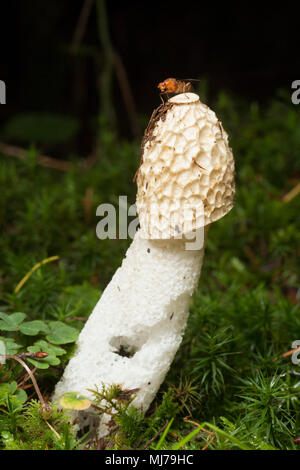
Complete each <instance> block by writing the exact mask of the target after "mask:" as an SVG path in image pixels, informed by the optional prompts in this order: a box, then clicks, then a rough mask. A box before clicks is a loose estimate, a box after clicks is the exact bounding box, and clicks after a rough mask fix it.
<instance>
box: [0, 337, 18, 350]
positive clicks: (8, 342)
mask: <svg viewBox="0 0 300 470" xmlns="http://www.w3.org/2000/svg"><path fill="white" fill-rule="evenodd" d="M1 341H3V343H4V351H3V352H2V354H16V352H17V351H18V349H20V348H21V347H22V346H21V345H20V344H17V343H16V342H15V341H14V339H13V338H6V337H5V336H0V342H1ZM0 351H2V348H0Z"/></svg>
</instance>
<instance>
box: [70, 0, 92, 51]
mask: <svg viewBox="0 0 300 470" xmlns="http://www.w3.org/2000/svg"><path fill="white" fill-rule="evenodd" d="M93 3H94V0H85V2H84V3H83V5H82V8H81V11H80V15H79V18H78V22H77V25H76V28H75V31H74V36H73V39H72V46H71V51H72V52H73V53H75V52H76V50H77V49H78V47H79V46H80V44H81V42H82V39H83V36H84V34H85V31H86V26H87V23H88V19H89V16H90V13H91V9H92V6H93Z"/></svg>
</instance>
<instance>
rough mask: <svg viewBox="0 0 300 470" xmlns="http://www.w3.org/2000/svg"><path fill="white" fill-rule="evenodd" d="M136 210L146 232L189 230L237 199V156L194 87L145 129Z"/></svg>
mask: <svg viewBox="0 0 300 470" xmlns="http://www.w3.org/2000/svg"><path fill="white" fill-rule="evenodd" d="M142 147H143V149H142V155H143V164H142V165H141V167H140V169H139V173H138V177H137V186H138V191H137V199H136V205H137V211H138V215H139V221H140V226H141V232H142V235H143V237H144V238H149V239H168V238H180V237H182V236H187V235H188V234H189V233H193V232H195V230H198V229H200V228H201V227H204V226H206V225H208V224H210V223H212V222H214V221H216V220H218V219H220V218H221V217H223V216H224V215H226V214H227V213H228V212H229V211H230V210H231V209H232V207H233V205H234V193H235V184H234V159H233V155H232V151H231V148H230V147H229V144H228V135H227V133H226V132H225V131H224V129H223V127H222V124H221V122H220V121H219V120H218V118H217V116H216V114H215V113H214V112H213V111H212V110H211V109H209V108H208V107H207V106H206V105H205V104H203V103H201V101H200V99H199V96H198V95H196V94H194V93H182V94H179V95H176V96H174V97H173V98H171V99H170V100H169V101H168V102H167V103H166V105H165V106H164V107H161V108H160V109H159V110H158V111H157V113H156V114H154V116H153V118H152V120H151V121H150V123H149V125H148V127H147V129H146V131H145V135H144V139H143V145H142Z"/></svg>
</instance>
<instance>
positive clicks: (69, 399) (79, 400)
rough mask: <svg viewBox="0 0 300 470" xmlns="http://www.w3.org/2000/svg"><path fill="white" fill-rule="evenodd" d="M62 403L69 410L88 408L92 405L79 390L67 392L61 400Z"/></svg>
mask: <svg viewBox="0 0 300 470" xmlns="http://www.w3.org/2000/svg"><path fill="white" fill-rule="evenodd" d="M59 403H60V405H61V406H62V407H63V408H65V409H67V410H77V411H79V410H87V409H88V408H89V407H90V406H91V402H90V400H88V399H87V398H86V397H84V396H82V395H79V394H78V393H77V392H69V393H65V394H64V395H63V396H62V398H61V399H60V400H59Z"/></svg>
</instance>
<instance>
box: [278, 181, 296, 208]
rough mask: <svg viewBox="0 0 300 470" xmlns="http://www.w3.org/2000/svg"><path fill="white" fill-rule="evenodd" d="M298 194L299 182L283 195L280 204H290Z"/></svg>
mask: <svg viewBox="0 0 300 470" xmlns="http://www.w3.org/2000/svg"><path fill="white" fill-rule="evenodd" d="M299 193H300V181H299V183H298V184H296V186H294V187H293V189H291V191H289V192H288V193H287V194H285V195H284V196H283V198H282V202H285V203H286V202H290V201H291V200H292V199H294V198H295V197H296V196H298V194H299Z"/></svg>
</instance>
